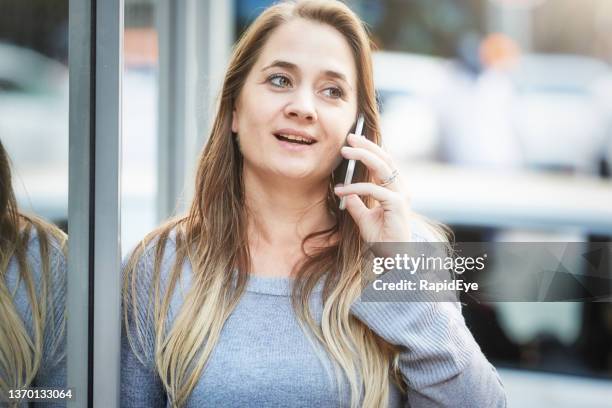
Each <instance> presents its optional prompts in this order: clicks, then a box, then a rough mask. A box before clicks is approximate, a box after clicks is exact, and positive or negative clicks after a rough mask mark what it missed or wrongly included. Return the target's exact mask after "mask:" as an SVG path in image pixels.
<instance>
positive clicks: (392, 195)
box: [334, 183, 399, 208]
mask: <svg viewBox="0 0 612 408" xmlns="http://www.w3.org/2000/svg"><path fill="white" fill-rule="evenodd" d="M334 191H335V193H336V194H337V195H338V196H340V197H342V196H347V195H350V194H357V195H361V196H366V195H367V196H372V197H373V198H374V199H375V200H377V201H378V202H380V204H381V206H382V207H383V208H389V207H390V206H392V205H393V204H396V202H397V201H398V200H399V197H398V194H397V193H396V192H394V191H391V190H390V189H388V188H386V187H381V186H379V185H376V184H373V183H354V184H349V185H346V186H342V185H339V186H336V187H335V188H334Z"/></svg>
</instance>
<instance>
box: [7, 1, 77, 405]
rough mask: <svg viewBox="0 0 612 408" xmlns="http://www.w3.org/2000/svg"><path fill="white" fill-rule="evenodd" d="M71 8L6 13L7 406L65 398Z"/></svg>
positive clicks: (57, 4)
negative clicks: (47, 391)
mask: <svg viewBox="0 0 612 408" xmlns="http://www.w3.org/2000/svg"><path fill="white" fill-rule="evenodd" d="M67 60H68V0H53V1H47V0H44V1H22V0H3V1H2V12H0V146H1V148H0V406H1V407H4V406H6V405H7V404H8V406H9V407H13V406H19V407H24V406H25V407H27V406H38V405H42V406H45V407H64V406H65V405H66V403H65V402H64V401H55V402H51V403H47V402H45V403H42V402H26V401H22V402H21V403H19V404H17V402H16V401H11V402H10V403H9V402H8V401H7V393H8V391H9V390H14V389H23V388H32V387H37V388H66V387H67V384H66V356H65V353H66V350H65V344H66V322H65V313H64V312H65V304H66V303H65V296H66V269H67V267H66V251H67V249H66V240H67V237H66V234H65V233H64V232H63V231H66V230H67V218H68V217H67V213H68V68H67Z"/></svg>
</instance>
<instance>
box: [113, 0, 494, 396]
mask: <svg viewBox="0 0 612 408" xmlns="http://www.w3.org/2000/svg"><path fill="white" fill-rule="evenodd" d="M359 112H360V113H363V115H364V117H365V123H366V127H365V129H364V130H365V134H366V135H367V139H365V138H357V137H355V136H351V135H349V137H348V143H349V145H350V147H342V146H343V145H344V143H345V140H346V139H347V138H346V135H347V133H348V132H349V131H350V130H351V129H352V127H353V126H354V124H355V121H356V118H357V115H358V113H359ZM379 144H380V135H379V127H378V113H377V108H376V101H375V95H374V87H373V81H372V67H371V58H370V46H369V41H368V38H367V34H366V32H365V30H364V28H363V26H362V24H361V22H360V21H359V19H358V18H357V17H356V16H355V14H354V13H352V12H351V11H350V9H348V7H346V6H345V5H343V4H342V3H340V2H335V1H333V2H330V1H302V2H298V3H281V4H278V5H275V6H272V7H270V8H268V9H267V10H265V11H264V12H263V14H262V15H261V16H259V17H258V18H257V19H256V21H255V22H254V23H253V24H252V25H251V26H250V28H249V29H248V30H247V31H246V33H245V34H244V35H243V36H242V38H241V39H240V41H239V42H238V44H237V45H236V48H235V50H234V53H233V56H232V58H231V61H230V64H229V68H228V71H227V73H226V76H225V80H224V84H223V88H222V91H221V100H220V105H219V108H218V112H217V115H216V118H215V121H214V124H213V128H212V131H211V133H210V137H209V140H208V143H207V144H206V147H205V148H204V150H203V152H202V155H201V157H200V160H199V165H198V171H197V175H196V189H195V198H194V200H193V202H192V204H191V208H190V209H189V211H188V213H187V214H186V215H185V216H183V217H180V218H178V219H174V220H171V221H169V222H168V223H167V224H165V225H163V226H162V227H160V228H158V229H157V230H155V231H153V232H152V233H151V234H149V235H148V236H147V237H145V239H144V240H143V242H142V244H141V245H140V246H139V247H138V248H136V249H135V251H134V252H133V253H132V255H131V257H130V258H129V260H128V262H127V263H126V265H125V267H124V274H125V275H124V276H125V278H124V321H125V331H124V336H123V342H122V379H121V384H122V397H121V398H122V406H124V407H145V406H146V407H156V406H173V407H199V406H228V407H229V406H232V407H235V406H291V407H293V406H325V407H327V406H348V405H351V406H366V407H382V406H399V405H401V404H404V405H406V406H408V404H409V406H412V407H425V406H503V405H504V400H505V397H504V393H503V389H502V387H501V384H500V382H499V379H498V377H497V375H496V373H495V370H494V369H493V367H492V366H491V365H490V364H489V363H488V362H487V360H486V358H485V357H484V356H483V355H482V353H481V352H480V349H479V348H478V346H477V345H476V343H475V342H474V340H473V338H472V337H471V335H470V333H469V331H468V330H467V329H466V327H465V324H464V322H463V319H462V317H461V314H460V311H459V308H458V305H454V304H441V303H440V304H435V303H428V304H425V303H421V304H412V303H403V304H400V303H397V304H394V303H368V302H363V303H362V302H358V297H359V292H360V288H361V282H360V276H361V275H360V274H361V271H362V270H363V269H364V266H365V264H366V256H365V255H366V254H365V253H366V250H365V243H366V242H385V241H395V242H397V241H403V242H407V241H411V240H412V239H413V238H414V236H413V234H412V232H411V226H412V225H414V224H415V223H414V222H413V221H412V220H413V218H414V216H413V215H412V214H411V212H410V209H409V207H408V204H407V202H406V200H405V199H404V193H403V192H402V186H401V183H400V182H399V180H398V178H397V174H396V173H395V172H394V171H393V169H394V168H395V167H394V166H393V164H392V162H391V160H390V159H389V157H388V155H387V154H386V153H385V152H384V151H383V150H382V149H381V148H380V147H379ZM343 157H344V158H345V159H357V160H358V161H360V162H361V163H362V164H363V165H359V166H357V167H358V171H357V173H356V175H355V177H354V181H355V183H354V184H352V185H350V186H344V187H340V188H335V189H334V185H335V183H336V181H337V180H342V173H343V166H338V165H339V163H340V162H341V160H342V158H343ZM364 168H365V170H364ZM360 196H361V197H363V198H360ZM339 197H346V209H347V211H340V210H339V209H338V202H339V200H338V198H339ZM401 390H403V392H401ZM402 394H404V395H402Z"/></svg>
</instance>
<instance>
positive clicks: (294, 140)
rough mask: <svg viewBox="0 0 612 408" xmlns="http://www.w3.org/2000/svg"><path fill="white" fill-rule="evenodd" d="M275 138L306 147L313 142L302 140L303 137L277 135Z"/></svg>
mask: <svg viewBox="0 0 612 408" xmlns="http://www.w3.org/2000/svg"><path fill="white" fill-rule="evenodd" d="M275 136H276V137H277V138H278V139H281V140H285V141H287V142H290V143H300V144H308V145H310V144H313V143H314V141H312V140H308V139H304V138H303V137H300V136H294V135H285V134H277V135H275Z"/></svg>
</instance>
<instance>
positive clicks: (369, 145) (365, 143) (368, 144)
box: [347, 133, 395, 168]
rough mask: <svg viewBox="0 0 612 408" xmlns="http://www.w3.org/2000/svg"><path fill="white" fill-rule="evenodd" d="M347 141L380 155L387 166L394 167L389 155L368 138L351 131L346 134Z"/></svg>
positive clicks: (351, 144)
mask: <svg viewBox="0 0 612 408" xmlns="http://www.w3.org/2000/svg"><path fill="white" fill-rule="evenodd" d="M347 141H348V143H349V145H350V146H352V147H361V148H364V149H366V150H368V151H370V152H372V153H374V154H375V155H376V156H378V157H380V158H381V159H382V161H384V162H385V163H386V164H387V165H388V166H389V167H391V168H395V165H394V163H393V159H392V158H391V155H389V153H387V152H386V151H385V150H384V149H383V148H382V147H380V146H379V145H377V144H376V143H374V142H372V141H371V140H369V139H368V138H366V137H358V136H355V135H354V134H353V133H350V134H349V135H348V138H347Z"/></svg>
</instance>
